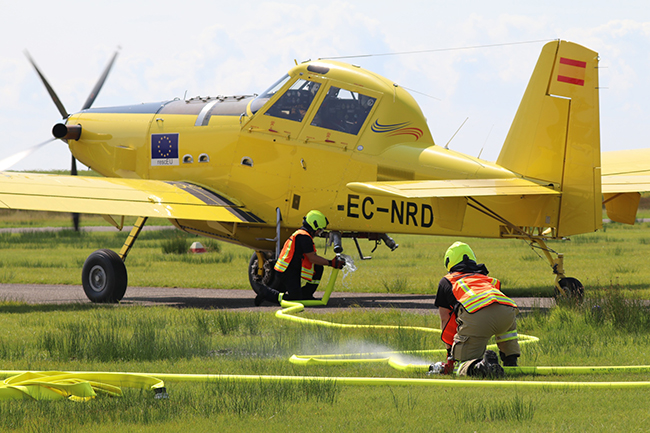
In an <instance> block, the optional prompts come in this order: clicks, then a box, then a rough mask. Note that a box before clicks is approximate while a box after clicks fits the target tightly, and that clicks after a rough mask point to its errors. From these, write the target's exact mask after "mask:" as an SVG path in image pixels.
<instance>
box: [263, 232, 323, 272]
mask: <svg viewBox="0 0 650 433" xmlns="http://www.w3.org/2000/svg"><path fill="white" fill-rule="evenodd" d="M298 235H307V236H309V238H310V239H312V240H313V238H312V236H311V235H310V234H309V232H308V231H307V230H305V229H298V230H296V231H295V232H294V233H293V234H292V235H291V236H290V237H289V239H287V241H286V242H285V243H284V246H283V247H282V251H280V257H278V260H277V261H276V262H275V266H274V267H273V268H274V269H275V270H276V271H278V272H284V271H286V270H287V268H288V267H289V263H291V259H293V254H294V253H295V252H296V245H295V243H294V240H295V238H296V236H298ZM314 252H316V246H315V245H314ZM300 277H302V279H303V280H307V281H311V280H312V279H313V277H314V265H313V263H312V262H310V261H309V259H308V258H307V257H306V256H304V255H303V257H302V269H301V271H300Z"/></svg>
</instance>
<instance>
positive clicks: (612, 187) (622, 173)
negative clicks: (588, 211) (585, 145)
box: [601, 149, 650, 224]
mask: <svg viewBox="0 0 650 433" xmlns="http://www.w3.org/2000/svg"><path fill="white" fill-rule="evenodd" d="M649 161H650V149H631V150H617V151H613V152H603V153H602V155H601V167H602V169H601V173H602V190H603V197H604V203H605V208H606V210H607V216H608V217H609V218H610V219H611V220H612V221H616V222H620V223H625V224H634V222H635V219H636V211H637V209H638V207H639V201H640V200H641V194H640V193H642V192H649V191H650V163H649Z"/></svg>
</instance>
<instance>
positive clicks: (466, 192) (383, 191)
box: [347, 178, 560, 198]
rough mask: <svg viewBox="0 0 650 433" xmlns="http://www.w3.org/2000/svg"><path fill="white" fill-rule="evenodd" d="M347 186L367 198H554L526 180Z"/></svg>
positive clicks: (549, 188) (544, 188) (550, 191)
mask: <svg viewBox="0 0 650 433" xmlns="http://www.w3.org/2000/svg"><path fill="white" fill-rule="evenodd" d="M347 187H348V188H350V189H351V190H352V191H355V192H358V193H360V194H367V195H380V196H390V197H403V198H434V197H437V198H449V197H486V196H492V197H494V196H524V195H553V194H555V195H557V194H560V192H558V191H555V190H554V189H553V187H552V186H546V185H540V184H539V183H536V182H531V181H529V180H526V179H520V178H513V179H453V180H420V181H400V182H351V183H348V184H347Z"/></svg>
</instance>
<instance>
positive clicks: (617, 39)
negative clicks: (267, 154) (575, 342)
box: [0, 0, 650, 170]
mask: <svg viewBox="0 0 650 433" xmlns="http://www.w3.org/2000/svg"><path fill="white" fill-rule="evenodd" d="M0 19H1V21H2V25H0V41H2V42H1V44H0V47H1V48H2V49H1V50H0V131H2V132H3V134H2V135H3V137H2V139H1V140H0V159H1V158H4V157H7V156H9V155H12V154H15V153H17V152H20V151H23V150H25V149H27V148H29V147H31V146H34V145H36V144H39V143H41V142H44V141H46V140H48V139H49V138H50V137H51V128H52V126H53V125H54V124H55V123H58V122H59V121H60V120H61V116H60V114H59V112H58V110H57V109H56V107H55V105H54V103H53V102H52V101H51V99H50V97H49V95H48V94H47V92H46V90H45V88H44V86H43V84H42V83H41V82H40V80H39V78H38V76H37V75H36V73H35V72H34V70H33V68H32V67H31V65H30V64H29V62H28V61H27V59H26V57H25V55H24V51H25V50H27V51H29V53H30V54H31V56H32V58H33V59H34V60H35V62H36V63H37V65H38V66H39V67H40V69H41V71H42V72H43V73H44V75H45V76H46V77H47V79H48V80H49V82H50V84H51V85H52V87H53V88H54V90H55V91H56V93H57V94H58V96H59V98H60V99H61V101H62V102H63V104H64V106H65V108H66V109H67V111H68V112H75V111H78V110H79V109H80V108H81V107H82V105H83V103H84V101H85V100H86V98H87V97H88V94H89V93H90V91H91V89H92V88H93V86H94V85H95V83H96V81H97V80H98V79H99V76H100V75H101V73H102V71H103V69H104V68H105V66H106V64H107V63H108V61H109V59H110V57H111V56H112V54H113V52H115V51H116V50H119V55H118V58H117V61H116V63H115V65H114V67H113V69H112V71H111V73H110V75H109V77H108V80H107V81H106V83H105V85H104V88H103V89H102V91H101V92H100V94H99V96H98V97H97V99H96V101H95V103H94V105H93V107H108V106H118V105H129V104H138V103H141V102H158V101H166V100H170V99H173V98H175V97H179V98H182V97H184V96H185V95H187V97H193V96H199V95H200V96H217V95H241V94H253V93H261V92H262V91H264V90H265V89H266V88H267V87H268V86H270V85H271V84H272V83H273V82H275V81H276V80H277V79H278V78H279V77H281V76H282V75H283V74H284V73H286V72H287V71H288V70H289V69H290V68H291V67H292V66H293V65H294V64H295V63H294V62H295V61H298V62H301V61H304V60H309V59H317V58H324V57H336V56H351V55H364V57H358V58H352V59H347V60H345V61H346V62H349V63H353V64H356V65H360V66H361V67H363V68H366V69H368V70H371V71H373V72H376V73H378V74H380V75H383V76H385V77H387V78H389V79H390V80H392V81H394V82H395V83H398V84H399V85H401V86H402V87H404V88H407V89H410V90H411V91H412V92H411V93H412V94H413V96H414V97H415V99H416V100H417V101H418V103H419V104H420V106H421V108H422V111H423V112H424V114H425V116H426V117H427V121H428V124H429V128H430V130H431V132H432V134H433V137H434V140H435V142H436V144H438V145H441V146H444V145H445V144H447V142H448V141H449V140H450V139H451V137H452V136H454V133H456V131H457V130H458V128H459V127H460V126H461V124H463V122H464V121H465V120H466V119H467V121H466V123H465V125H464V126H463V127H462V128H461V129H460V130H459V131H458V133H457V134H456V135H455V137H454V138H453V140H452V141H451V142H450V143H449V147H450V148H451V149H454V150H457V151H460V152H463V153H466V154H469V155H472V156H478V155H480V156H481V158H483V159H486V160H489V161H494V160H496V158H497V157H498V154H499V151H500V149H501V146H502V144H503V141H504V139H505V137H506V135H507V133H508V129H509V127H510V124H511V122H512V119H513V117H514V115H515V112H516V110H517V107H518V105H519V102H520V99H521V97H522V95H523V92H524V90H525V88H526V85H527V83H528V80H529V78H530V75H531V73H532V70H533V68H534V66H535V63H536V61H537V58H538V56H539V53H540V51H541V49H542V46H543V45H544V43H546V42H548V41H550V40H554V39H562V40H569V41H572V42H576V43H579V44H581V45H584V46H586V47H588V48H590V49H592V50H594V51H596V52H598V53H599V55H600V67H601V68H600V87H601V88H602V89H601V91H600V116H601V148H602V150H603V151H608V150H618V149H633V148H643V147H650V143H649V140H648V138H647V135H648V126H647V125H648V119H650V79H649V78H648V72H647V71H648V70H649V68H648V66H650V8H649V7H648V6H647V3H646V2H645V1H641V0H638V1H627V0H620V1H617V2H611V1H605V0H590V1H581V0H580V1H576V0H563V1H558V0H547V1H545V2H538V1H523V0H519V1H499V0H493V1H490V2H486V1H484V0H467V1H458V2H450V1H448V0H445V1H438V0H426V1H402V2H397V1H395V0H389V1H384V0H370V1H369V0H355V1H345V0H335V1H320V2H304V1H277V2H255V1H248V2H242V1H228V2H224V1H219V0H210V1H203V0H198V1H193V0H186V1H184V2H180V1H178V0H174V1H168V0H157V1H149V0H141V1H133V0H131V1H125V0H113V1H110V2H105V1H102V0H97V1H93V2H89V1H76V0H59V1H56V2H51V1H44V0H35V1H31V0H22V1H20V2H17V1H11V0H0ZM472 47H480V48H472ZM452 48H453V49H452ZM413 51H426V52H423V53H418V54H396V53H405V52H413ZM384 54H392V55H384ZM369 55H370V56H369ZM69 165H70V154H69V150H68V148H67V145H66V144H65V143H63V142H61V141H58V140H57V141H54V142H52V143H50V144H48V145H46V146H43V147H42V148H40V149H39V150H38V151H36V152H34V153H32V154H31V155H30V156H29V157H28V158H26V159H24V160H23V161H21V162H20V163H18V164H16V165H15V166H13V167H12V169H15V170H42V169H45V170H49V169H67V168H69Z"/></svg>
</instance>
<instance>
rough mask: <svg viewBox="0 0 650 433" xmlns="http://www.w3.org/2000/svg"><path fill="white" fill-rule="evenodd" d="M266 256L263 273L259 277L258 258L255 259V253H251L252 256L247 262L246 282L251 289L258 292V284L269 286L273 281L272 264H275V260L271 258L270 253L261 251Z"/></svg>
mask: <svg viewBox="0 0 650 433" xmlns="http://www.w3.org/2000/svg"><path fill="white" fill-rule="evenodd" d="M263 254H264V255H265V257H266V260H265V261H264V275H262V276H261V277H260V276H259V275H258V273H257V270H258V269H259V268H258V265H259V260H258V259H257V254H256V253H253V257H251V260H250V262H249V264H248V282H249V283H250V285H251V287H252V288H253V291H254V292H255V293H257V294H258V295H259V294H260V285H261V284H264V285H265V286H270V285H271V282H272V281H273V266H274V265H275V260H273V259H271V257H270V254H268V253H263Z"/></svg>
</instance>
